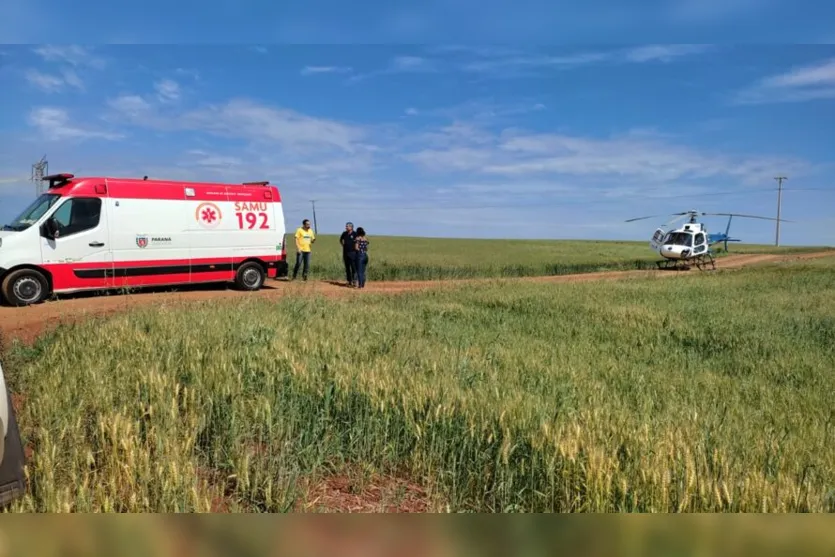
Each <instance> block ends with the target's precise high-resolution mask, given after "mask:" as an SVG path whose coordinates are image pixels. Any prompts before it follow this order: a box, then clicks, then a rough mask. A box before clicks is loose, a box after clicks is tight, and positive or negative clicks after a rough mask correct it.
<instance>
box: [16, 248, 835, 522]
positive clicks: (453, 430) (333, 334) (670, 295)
mask: <svg viewBox="0 0 835 557" xmlns="http://www.w3.org/2000/svg"><path fill="white" fill-rule="evenodd" d="M833 287H835V260H833V259H832V258H827V259H826V260H818V261H814V262H809V263H803V264H800V263H792V264H785V265H780V266H772V267H768V268H763V269H748V270H740V271H734V272H721V271H720V272H717V273H715V274H705V273H693V274H689V275H687V276H674V277H663V278H641V279H633V280H627V281H618V282H606V283H577V284H559V285H557V284H553V285H548V284H525V285H522V284H515V283H512V282H505V281H496V282H495V283H493V284H488V285H485V286H479V287H468V288H467V289H459V290H446V289H445V290H443V291H441V290H439V291H428V292H423V293H413V294H407V295H401V296H389V297H386V296H374V295H368V296H357V297H354V298H348V299H344V300H328V299H322V298H315V297H305V298H299V299H279V300H275V301H273V302H265V301H264V300H263V299H254V300H251V301H239V302H238V303H226V304H224V303H218V302H213V303H210V304H205V305H197V306H191V307H190V308H189V309H187V310H177V309H176V308H173V307H169V308H161V309H156V310H151V309H146V310H139V311H134V312H132V313H129V314H124V315H121V316H116V317H112V318H109V319H107V320H105V321H91V322H87V323H81V324H76V325H72V326H64V327H62V328H60V329H59V330H57V331H56V332H55V333H53V334H52V335H51V336H49V337H47V338H44V339H42V340H41V341H39V342H38V344H37V345H35V346H34V347H29V348H27V347H21V346H18V347H17V348H15V349H14V350H13V352H12V353H11V354H10V355H9V357H8V358H7V361H4V365H5V364H6V363H7V362H8V365H7V368H8V370H7V374H8V381H9V384H10V385H11V386H10V389H11V390H12V391H13V392H15V393H22V394H23V396H24V397H25V399H24V401H23V405H22V406H23V407H22V410H21V412H20V415H19V420H18V421H19V423H20V424H21V428H22V430H23V435H24V437H25V440H24V441H25V442H27V443H30V444H31V446H32V448H33V450H34V453H33V456H32V458H31V460H30V462H29V469H28V470H29V474H30V482H31V492H30V494H29V495H28V496H27V497H26V499H25V500H23V501H22V502H19V503H17V505H16V507H15V508H16V510H25V511H156V512H172V511H173V512H176V511H205V510H209V509H212V508H215V506H216V502H217V501H218V500H223V501H224V504H225V505H227V506H228V508H229V510H232V511H237V510H248V511H252V510H255V511H284V510H289V509H291V508H292V507H293V504H294V502H295V501H296V500H297V499H298V498H299V497H300V496H301V495H303V494H302V493H300V492H299V491H298V486H300V485H302V484H303V483H304V481H308V480H310V479H315V478H317V477H323V476H327V475H328V474H329V473H330V472H334V473H337V472H339V471H341V470H345V469H350V468H356V467H361V468H363V469H365V470H368V471H379V472H381V473H391V474H398V475H400V476H405V477H408V478H410V479H411V480H413V481H417V482H420V483H421V484H423V485H424V486H426V487H427V489H429V490H430V491H431V492H432V494H433V495H434V496H438V497H440V498H441V499H442V500H443V501H444V503H445V505H446V506H445V507H444V508H448V509H450V510H454V511H484V512H513V511H602V512H605V511H651V512H667V511H688V512H690V511H745V512H789V511H813V512H821V511H835V451H833V450H832V447H833V446H835V410H833V406H832V393H833V392H835V374H833V369H835V296H834V295H833Z"/></svg>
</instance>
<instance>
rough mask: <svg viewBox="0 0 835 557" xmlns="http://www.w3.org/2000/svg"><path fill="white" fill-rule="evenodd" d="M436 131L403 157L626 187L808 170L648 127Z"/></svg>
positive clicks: (764, 179) (761, 178) (489, 172)
mask: <svg viewBox="0 0 835 557" xmlns="http://www.w3.org/2000/svg"><path fill="white" fill-rule="evenodd" d="M436 135H437V137H430V136H427V137H426V139H428V140H429V141H428V142H429V143H430V145H427V146H426V147H425V148H422V149H417V150H413V151H411V152H409V153H406V154H404V155H403V157H404V158H406V159H407V160H409V161H410V162H413V163H415V164H417V165H419V166H421V167H424V168H426V169H427V170H430V171H433V172H467V173H470V174H471V175H472V174H476V175H482V176H497V177H516V178H519V179H532V178H534V179H537V180H543V179H547V178H551V179H561V180H564V179H566V178H567V177H573V178H575V179H585V178H593V177H594V179H595V180H613V181H620V182H621V183H622V185H623V186H630V187H631V186H634V185H635V184H644V185H646V184H649V183H656V184H658V183H668V184H671V185H674V184H676V183H677V182H680V181H682V180H700V179H701V180H705V179H715V178H717V177H724V178H725V179H731V180H733V181H734V182H736V183H743V184H762V183H768V181H769V180H770V179H771V177H772V176H773V175H774V173H775V172H789V173H792V174H795V175H797V174H802V173H803V172H805V171H808V170H809V167H808V165H807V164H805V163H804V162H802V161H797V160H794V159H788V158H771V157H761V156H751V155H737V156H732V155H729V154H726V153H717V152H709V151H707V152H706V151H700V150H696V149H692V148H688V147H685V146H681V145H676V144H674V143H670V142H669V141H666V140H664V139H662V138H661V137H656V136H655V135H653V134H646V133H635V134H627V135H625V136H615V137H610V138H587V137H577V136H569V135H559V134H549V133H545V134H536V133H529V132H525V131H522V130H505V131H502V132H498V133H492V134H491V133H489V132H487V131H485V130H481V133H477V134H474V133H460V131H458V130H450V129H449V128H447V129H445V130H442V132H441V133H438V134H436ZM672 187H673V188H674V189H675V187H677V186H672Z"/></svg>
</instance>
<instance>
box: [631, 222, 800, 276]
mask: <svg viewBox="0 0 835 557" xmlns="http://www.w3.org/2000/svg"><path fill="white" fill-rule="evenodd" d="M670 214H672V215H675V218H674V219H672V220H670V221H668V222H666V223H664V224H662V225H661V226H660V227H658V229H656V231H655V233H654V234H653V235H652V239H651V240H650V242H649V245H650V247H651V248H652V249H653V250H655V251H656V252H657V253H658V254H659V255H660V256H661V257H662V258H663V259H662V260H661V261H658V262H657V265H658V268H659V269H669V268H673V269H677V268H679V267H680V266H683V267H684V268H688V269H689V268H690V264H691V263H692V264H694V265H696V267H697V268H698V269H700V270H703V269H704V268H705V267H707V266H708V265H710V267H711V269H716V263H715V262H714V259H713V250H712V249H711V248H712V247H713V246H715V245H717V244H724V248H725V252H727V251H728V242H739V241H740V239H739V238H731V237H730V236H729V233H730V230H731V220H732V219H733V218H734V217H742V218H747V219H762V220H771V221H777V220H778V219H775V218H772V217H761V216H757V215H742V214H739V213H703V212H700V211H693V210H691V211H684V212H682V213H670ZM707 215H710V216H724V217H728V225H727V226H726V227H725V232H724V233H722V232H715V233H713V234H710V233H708V230H707V227H706V226H705V225H704V223H701V222H696V218H697V217H698V216H707ZM661 216H664V215H651V216H648V217H637V218H634V219H629V220H627V221H626V222H635V221H638V220H644V219H653V218H659V217H661ZM683 219H689V221H688V222H687V223H685V224H684V225H683V226H681V227H679V228H674V229H672V230H669V228H670V227H671V226H672V225H673V224H674V223H676V222H678V221H680V220H683ZM779 220H780V222H789V221H786V220H783V219H779Z"/></svg>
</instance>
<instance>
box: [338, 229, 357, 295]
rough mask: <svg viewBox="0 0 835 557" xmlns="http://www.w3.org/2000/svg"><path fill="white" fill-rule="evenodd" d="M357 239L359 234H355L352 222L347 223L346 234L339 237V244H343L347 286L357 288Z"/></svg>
mask: <svg viewBox="0 0 835 557" xmlns="http://www.w3.org/2000/svg"><path fill="white" fill-rule="evenodd" d="M356 239H357V233H356V232H354V224H353V223H351V222H348V223H345V232H343V233H342V236H340V237H339V243H340V244H342V261H343V262H344V263H345V279H346V280H347V282H348V284H347V286H356V284H357V252H356V248H355V247H354V242H355V241H356Z"/></svg>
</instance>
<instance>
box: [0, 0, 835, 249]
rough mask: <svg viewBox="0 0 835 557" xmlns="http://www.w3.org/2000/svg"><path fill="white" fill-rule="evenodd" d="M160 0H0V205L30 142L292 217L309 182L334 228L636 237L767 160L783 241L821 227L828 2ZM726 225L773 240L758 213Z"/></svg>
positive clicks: (831, 107)
mask: <svg viewBox="0 0 835 557" xmlns="http://www.w3.org/2000/svg"><path fill="white" fill-rule="evenodd" d="M157 4H159V5H160V6H161V5H162V4H161V3H158V2H155V1H151V2H146V3H144V4H142V5H141V8H140V7H139V5H136V7H131V6H125V7H124V8H120V10H122V12H121V13H119V14H117V13H115V12H114V8H112V6H113V5H112V4H110V3H108V4H105V3H104V2H98V1H88V0H87V1H82V2H80V3H77V4H73V6H72V9H71V10H70V8H69V7H64V8H52V11H51V12H46V11H44V12H39V11H38V10H40V9H41V8H44V6H43V3H42V4H39V3H38V2H37V1H35V2H26V3H24V2H20V1H18V0H11V1H10V2H8V3H4V5H3V7H2V8H0V41H1V42H2V43H3V44H0V95H2V104H0V221H2V222H7V221H9V220H11V219H12V218H13V217H14V216H15V214H16V213H17V212H19V211H20V209H22V208H23V207H24V206H25V205H26V204H27V203H28V202H29V201H31V199H32V198H33V197H34V191H35V190H34V185H33V184H32V183H31V182H30V181H28V178H29V176H30V172H31V165H32V163H34V162H36V161H37V160H39V159H40V158H41V157H42V156H43V155H46V157H47V160H48V161H49V171H50V172H53V173H57V172H71V173H73V174H75V175H77V176H82V175H107V176H125V177H142V176H144V175H148V176H149V177H150V178H165V179H181V180H194V181H220V182H232V183H235V182H241V181H254V180H270V181H271V182H272V183H274V184H277V185H278V186H279V188H280V189H281V192H282V196H283V200H284V212H285V217H286V218H287V220H288V230H289V231H292V230H293V229H294V228H295V227H296V226H297V225H298V224H299V223H300V221H301V219H303V218H312V211H311V200H315V203H316V205H315V206H316V217H317V225H318V229H319V231H320V233H338V232H340V231H341V230H342V228H343V226H344V223H345V222H346V221H347V220H350V221H353V222H354V223H355V225H358V226H363V227H365V228H366V230H367V231H368V233H369V235H373V234H377V235H410V236H411V235H418V236H442V237H443V236H445V237H472V238H565V239H615V240H647V241H648V240H649V238H650V236H651V235H652V233H653V231H654V229H655V227H656V226H657V225H658V224H660V223H662V222H664V221H665V220H668V217H665V216H659V217H658V218H655V219H649V220H645V221H639V222H636V223H624V221H625V220H626V219H629V218H633V217H637V216H643V215H667V214H669V213H673V212H678V211H685V210H689V209H696V210H699V211H707V212H737V213H745V214H755V215H763V216H770V217H773V216H776V208H777V182H776V181H775V180H774V177H775V176H778V175H783V176H787V177H788V179H787V180H785V181H784V182H783V188H784V191H783V194H782V217H783V218H784V219H788V220H791V221H793V222H789V223H784V224H783V225H782V227H781V244H786V245H788V244H794V245H798V244H814V245H835V226H833V225H835V215H833V214H832V212H833V211H832V210H833V208H835V183H834V182H835V180H833V176H835V173H834V172H833V171H835V160H833V153H835V149H833V147H835V44H833V43H835V24H833V23H831V22H832V21H835V7H832V6H827V5H826V4H824V3H815V2H807V3H804V2H795V3H793V4H792V6H791V7H789V5H788V4H785V3H782V2H779V1H769V2H754V0H730V1H726V2H721V3H720V2H718V0H710V1H707V2H698V3H697V2H695V1H689V0H687V1H684V0H676V1H673V2H661V1H659V2H651V3H644V4H645V6H644V8H643V11H642V12H641V13H640V14H636V13H626V12H623V11H622V10H620V9H619V8H613V7H606V6H605V5H603V4H602V3H600V2H597V3H596V2H594V1H593V2H591V3H587V4H585V5H584V6H585V7H584V8H582V9H576V8H574V9H567V8H566V9H563V10H557V9H556V8H555V6H556V5H554V4H549V6H550V7H549V8H548V9H545V8H544V6H545V4H541V5H538V4H537V3H536V2H533V1H530V0H523V1H522V2H521V3H516V4H517V6H518V7H519V9H517V10H509V9H507V8H506V7H503V6H502V5H501V3H498V4H493V3H491V4H490V5H489V6H482V5H480V6H479V8H480V9H479V10H476V11H472V10H471V9H470V10H469V11H468V9H469V8H473V7H474V5H473V4H471V3H468V2H466V1H463V0H456V1H450V2H445V3H444V6H445V7H444V8H443V9H442V8H441V5H440V4H437V3H433V2H429V3H426V4H425V5H424V6H423V7H422V8H420V9H419V10H418V9H412V8H410V7H409V6H408V5H405V4H399V3H396V2H395V3H390V2H387V3H385V4H382V3H374V2H365V3H360V4H359V6H360V7H361V8H363V9H364V10H367V13H365V15H364V16H362V15H361V14H362V13H363V9H352V10H348V9H347V8H340V7H339V6H341V4H340V5H336V4H334V5H327V4H323V5H321V6H318V9H314V6H316V5H315V4H305V5H304V7H302V6H301V5H299V6H294V5H293V3H290V4H288V5H286V6H284V5H283V6H284V7H282V8H281V10H283V11H279V9H278V8H275V7H271V5H267V4H263V5H257V4H255V3H251V2H249V3H248V2H243V3H240V2H238V3H234V2H227V1H225V0H224V1H221V2H210V3H208V4H206V8H205V10H201V13H200V14H199V15H200V18H198V20H199V21H198V24H199V27H195V28H190V27H189V26H188V23H187V20H186V18H191V17H193V16H194V12H193V10H192V9H190V8H188V9H187V8H186V7H180V6H177V5H172V6H170V7H169V13H168V14H167V15H166V17H165V18H164V19H160V20H159V21H153V19H154V16H153V15H149V14H154V13H157V12H155V11H154V10H155V9H156V8H157V7H159V6H157ZM352 5H353V6H355V7H356V6H358V5H357V4H352ZM803 6H805V11H804V10H803V9H800V8H801V7H803ZM325 8H327V9H325ZM62 10H63V11H62ZM444 10H447V11H446V12H444ZM636 11H637V10H636ZM319 12H321V13H319ZM476 12H477V13H476ZM44 14H47V15H44ZM91 14H94V15H91ZM322 14H327V15H322ZM358 14H359V15H358ZM468 14H469V15H468ZM600 14H603V15H600ZM827 16H832V17H827ZM498 22H501V24H499V23H498ZM769 22H772V23H775V22H779V23H780V25H781V28H780V33H781V38H780V40H782V41H783V42H781V43H778V42H775V39H774V38H771V39H769V38H766V37H765V30H766V29H765V28H764V27H762V26H763V25H767V24H769ZM754 23H756V24H757V25H756V26H755V25H754ZM827 25H828V26H829V27H828V28H827ZM33 26H34V27H33ZM62 29H72V32H69V33H61V30H62ZM91 34H92V35H93V36H95V37H96V38H97V39H98V40H97V41H95V42H96V43H98V44H86V41H84V40H83V39H85V38H86V37H89V36H91ZM554 37H557V38H558V39H559V40H557V39H555V38H554ZM638 37H640V38H641V42H636V41H635V39H636V38H638ZM734 37H736V38H734ZM47 38H52V39H54V40H55V41H60V44H53V43H44V42H42V41H43V40H44V39H47ZM76 39H77V40H76ZM676 39H678V40H687V41H689V42H687V43H678V42H670V41H674V40H676ZM255 40H257V41H258V43H257V44H254V41H255ZM64 41H66V42H64ZM769 41H771V42H769ZM150 42H156V43H159V44H143V43H150ZM409 42H415V43H422V44H407V43H409ZM793 42H794V43H800V42H803V43H804V44H792V43H793ZM75 43H79V44H75ZM104 43H109V44H104ZM339 43H342V44H339ZM361 43H362V44H361ZM374 43H376V44H374ZM532 43H534V44H532ZM536 43H539V44H538V45H537V44H536ZM706 222H707V224H708V225H709V226H710V228H711V229H712V230H717V229H724V226H725V223H726V220H725V219H724V218H716V217H713V218H708V220H707V221H706ZM731 232H732V235H734V236H737V237H740V238H742V239H743V241H746V242H755V243H773V242H774V239H775V238H774V234H775V227H774V223H773V222H768V221H759V220H747V221H746V220H743V219H739V220H735V221H734V223H733V227H732V229H731Z"/></svg>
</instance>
